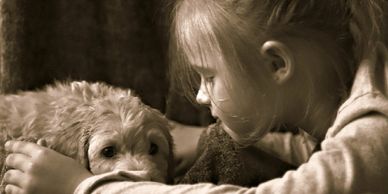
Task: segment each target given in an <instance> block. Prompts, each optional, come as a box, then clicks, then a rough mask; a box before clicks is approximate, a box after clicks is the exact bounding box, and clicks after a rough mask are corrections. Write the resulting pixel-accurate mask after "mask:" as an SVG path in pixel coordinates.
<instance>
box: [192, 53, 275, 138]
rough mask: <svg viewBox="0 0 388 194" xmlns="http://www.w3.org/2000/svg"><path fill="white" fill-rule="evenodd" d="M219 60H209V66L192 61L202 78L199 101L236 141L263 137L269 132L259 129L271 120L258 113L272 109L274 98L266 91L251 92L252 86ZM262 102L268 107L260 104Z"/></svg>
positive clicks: (197, 99) (198, 94) (198, 93)
mask: <svg viewBox="0 0 388 194" xmlns="http://www.w3.org/2000/svg"><path fill="white" fill-rule="evenodd" d="M219 59H220V58H216V59H215V60H213V61H212V60H210V62H209V63H208V65H206V66H204V65H199V64H201V63H200V62H201V61H195V60H191V62H192V63H191V64H192V67H193V68H194V69H195V70H196V72H197V73H198V74H199V75H200V77H201V84H200V87H199V90H198V92H197V95H196V101H197V102H198V103H199V104H201V105H205V106H208V107H209V109H210V111H211V113H212V115H213V117H215V118H219V119H220V120H221V121H222V123H223V124H224V130H225V131H226V132H227V133H228V134H229V135H230V136H231V137H232V138H233V139H234V140H236V141H239V140H242V139H247V138H248V137H249V136H250V135H251V134H252V133H256V135H255V136H257V135H259V136H261V135H263V134H264V133H265V132H266V131H267V130H262V128H263V127H260V126H262V125H263V124H264V123H266V122H265V120H267V123H268V120H269V119H264V118H262V116H264V115H262V114H257V113H258V112H259V109H260V112H263V111H265V108H266V107H270V106H271V104H273V103H272V102H273V98H269V96H268V95H263V94H266V93H267V92H266V91H255V90H252V86H251V85H250V84H248V83H245V84H244V83H242V82H241V81H238V80H236V79H233V76H230V74H229V72H228V69H227V68H226V67H225V65H223V64H222V63H220V62H219ZM216 60H218V61H216ZM215 64H218V65H215ZM252 91H253V92H252ZM232 96H233V97H232ZM263 100H265V102H266V104H259V102H263ZM259 107H260V108H259ZM267 113H269V112H267ZM270 114H271V113H269V114H265V115H270ZM259 123H260V124H261V125H260V126H259V125H258V124H259ZM267 126H268V125H267Z"/></svg>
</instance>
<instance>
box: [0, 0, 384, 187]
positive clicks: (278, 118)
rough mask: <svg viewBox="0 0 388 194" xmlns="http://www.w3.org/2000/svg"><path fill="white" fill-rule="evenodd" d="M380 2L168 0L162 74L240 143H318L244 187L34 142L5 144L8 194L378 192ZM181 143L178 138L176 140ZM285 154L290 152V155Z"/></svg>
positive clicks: (381, 52) (381, 133) (381, 116)
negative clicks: (84, 162)
mask: <svg viewBox="0 0 388 194" xmlns="http://www.w3.org/2000/svg"><path fill="white" fill-rule="evenodd" d="M386 6H387V5H386V2H385V1H384V0H374V1H356V0H354V1H348V0H325V1H322V0H308V1H306V0H291V1H280V0H178V2H177V5H176V8H175V10H174V22H173V25H172V37H171V38H172V39H171V49H172V56H173V61H172V69H171V70H172V73H173V74H172V75H173V76H175V78H176V79H174V81H176V83H179V84H180V83H182V85H183V86H184V87H183V88H185V89H187V91H188V93H190V91H192V88H193V86H195V80H196V79H195V78H196V75H199V76H200V88H199V90H198V92H197V95H196V100H197V102H198V103H200V104H204V105H206V106H208V107H209V108H210V110H211V112H212V114H213V115H214V117H217V118H219V119H220V120H221V121H222V123H223V125H224V126H223V127H224V128H225V130H226V131H227V132H228V134H229V135H230V136H231V137H232V138H233V139H234V140H235V141H236V142H239V143H241V144H242V145H246V144H251V143H253V142H255V141H257V140H258V139H260V138H261V137H263V136H264V135H265V134H266V133H267V132H268V129H270V128H273V127H276V126H277V125H280V124H287V125H291V126H296V127H299V128H301V129H303V130H305V131H306V132H307V133H309V134H310V135H311V136H313V137H315V139H316V140H318V141H321V150H320V151H318V152H315V153H314V154H312V155H311V157H310V158H309V160H308V161H307V162H306V163H304V164H302V165H300V166H299V167H298V169H296V170H292V171H289V172H287V173H286V174H285V175H284V176H283V177H281V178H277V179H274V180H270V181H268V182H265V183H263V184H260V185H258V186H257V187H254V188H243V187H238V186H232V185H220V186H216V185H212V184H206V183H203V184H195V185H174V186H171V185H164V184H160V183H154V182H131V175H130V174H128V173H125V172H112V173H107V174H103V175H98V176H92V175H91V174H89V172H87V171H86V170H85V169H83V168H82V167H81V166H80V165H78V164H76V162H75V161H73V160H71V159H69V158H67V157H64V156H62V155H60V154H58V153H56V152H54V151H52V150H49V149H46V148H44V147H42V146H39V145H37V144H31V143H24V142H15V141H11V142H8V143H6V149H7V150H8V151H10V152H11V154H10V155H9V156H8V157H7V160H6V164H7V165H8V166H9V167H11V168H13V169H11V170H8V172H7V173H6V176H5V181H6V182H7V184H8V185H7V187H6V191H7V192H8V193H72V192H75V193H131V192H133V193H150V192H155V193H388V184H387V183H388V100H387V95H388V53H387V49H386V45H385V44H384V41H385V40H384V39H383V38H384V34H383V24H384V22H385V21H384V20H383V14H384V10H385V9H386ZM176 146H177V147H179V146H184V145H176ZM289 154H294V153H289Z"/></svg>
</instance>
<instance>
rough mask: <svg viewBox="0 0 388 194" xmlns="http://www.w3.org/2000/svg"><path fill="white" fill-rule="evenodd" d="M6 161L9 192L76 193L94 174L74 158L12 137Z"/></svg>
mask: <svg viewBox="0 0 388 194" xmlns="http://www.w3.org/2000/svg"><path fill="white" fill-rule="evenodd" d="M5 149H6V150H7V151H8V152H9V153H10V154H9V155H8V156H7V158H6V160H5V164H6V165H7V166H8V167H9V168H10V170H8V171H7V172H6V173H5V175H4V181H5V183H6V184H7V185H6V188H5V191H6V193H56V194H61V193H63V194H69V193H73V192H74V190H75V188H76V187H77V186H78V185H79V183H80V182H81V181H83V180H84V179H86V178H88V177H90V176H92V174H91V173H90V172H89V171H87V170H86V168H84V167H83V166H81V165H80V164H79V163H77V162H76V161H75V160H73V159H72V158H69V157H67V156H64V155H62V154H60V153H58V152H55V151H54V150H51V149H49V148H46V147H43V146H40V145H38V144H35V143H30V142H23V141H8V142H7V143H6V144H5Z"/></svg>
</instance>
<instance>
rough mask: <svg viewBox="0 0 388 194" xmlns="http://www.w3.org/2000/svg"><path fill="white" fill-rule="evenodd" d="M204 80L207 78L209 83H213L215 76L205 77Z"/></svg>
mask: <svg viewBox="0 0 388 194" xmlns="http://www.w3.org/2000/svg"><path fill="white" fill-rule="evenodd" d="M204 80H205V82H207V83H212V82H213V80H214V76H209V77H205V78H204Z"/></svg>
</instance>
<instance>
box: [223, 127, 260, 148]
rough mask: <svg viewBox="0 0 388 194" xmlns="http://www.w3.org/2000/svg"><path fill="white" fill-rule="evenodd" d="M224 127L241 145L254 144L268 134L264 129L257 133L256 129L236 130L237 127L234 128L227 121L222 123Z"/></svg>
mask: <svg viewBox="0 0 388 194" xmlns="http://www.w3.org/2000/svg"><path fill="white" fill-rule="evenodd" d="M222 128H223V129H224V130H225V132H226V133H228V134H229V136H230V137H231V138H232V139H233V141H235V142H237V143H239V144H241V145H249V144H253V143H255V142H256V141H258V140H259V139H260V138H261V137H263V136H264V135H265V134H266V131H263V132H262V133H256V132H255V131H254V129H250V130H247V128H245V129H244V130H241V131H238V130H237V131H236V129H234V130H232V129H231V128H230V127H228V126H227V125H226V124H225V123H222ZM242 131H244V132H242Z"/></svg>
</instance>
